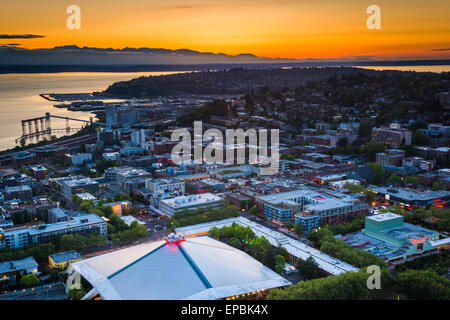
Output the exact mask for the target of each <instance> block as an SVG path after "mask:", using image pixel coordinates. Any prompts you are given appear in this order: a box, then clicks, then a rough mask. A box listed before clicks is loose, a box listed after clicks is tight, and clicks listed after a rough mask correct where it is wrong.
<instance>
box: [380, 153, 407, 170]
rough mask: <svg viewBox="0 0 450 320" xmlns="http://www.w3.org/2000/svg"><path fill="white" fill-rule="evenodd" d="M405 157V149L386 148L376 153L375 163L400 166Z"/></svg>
mask: <svg viewBox="0 0 450 320" xmlns="http://www.w3.org/2000/svg"><path fill="white" fill-rule="evenodd" d="M403 159H405V151H403V150H399V149H388V150H386V152H379V153H377V154H376V163H378V164H381V165H393V166H401V165H402V161H403Z"/></svg>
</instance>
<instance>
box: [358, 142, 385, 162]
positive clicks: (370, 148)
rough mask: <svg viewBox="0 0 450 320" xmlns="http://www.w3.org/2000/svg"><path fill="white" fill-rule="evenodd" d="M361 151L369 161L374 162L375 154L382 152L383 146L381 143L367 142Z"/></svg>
mask: <svg viewBox="0 0 450 320" xmlns="http://www.w3.org/2000/svg"><path fill="white" fill-rule="evenodd" d="M363 151H364V153H365V154H366V155H367V156H368V157H369V160H370V161H375V156H376V154H377V153H379V152H384V151H385V146H384V144H382V143H376V142H374V141H369V142H366V143H365V144H364V147H363Z"/></svg>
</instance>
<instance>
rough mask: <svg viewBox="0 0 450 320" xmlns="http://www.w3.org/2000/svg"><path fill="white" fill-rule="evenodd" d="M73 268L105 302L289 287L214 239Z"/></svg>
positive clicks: (152, 247)
mask: <svg viewBox="0 0 450 320" xmlns="http://www.w3.org/2000/svg"><path fill="white" fill-rule="evenodd" d="M71 267H72V268H73V269H74V270H75V271H76V272H78V273H79V274H81V275H82V276H83V277H84V278H85V279H86V280H87V281H89V282H90V283H91V285H92V286H93V287H94V289H93V290H91V292H90V294H89V295H91V294H92V293H98V294H100V296H101V297H102V298H103V299H107V300H122V299H123V300H134V299H139V300H169V299H176V300H178V299H195V300H197V299H205V300H210V299H221V298H225V297H230V296H235V295H239V294H244V293H249V292H255V291H259V290H266V289H271V288H276V287H283V286H287V285H290V284H291V283H290V282H289V281H288V280H286V279H284V278H283V277H282V276H280V275H278V274H277V273H275V272H274V271H272V270H270V269H269V268H267V267H266V266H264V265H262V264H261V263H260V262H258V261H257V260H255V259H253V258H252V257H250V256H249V255H247V254H246V253H245V252H243V251H240V250H238V249H235V248H233V247H230V246H228V245H226V244H224V243H222V242H219V241H217V240H214V239H212V238H210V237H207V236H203V237H197V238H190V239H186V241H183V242H181V243H178V244H172V245H170V244H168V243H166V242H165V241H156V242H152V243H145V244H140V245H137V246H134V247H130V248H126V249H122V250H119V251H115V252H111V253H108V254H105V255H101V256H97V257H93V258H90V259H87V260H83V261H79V262H75V263H72V264H71Z"/></svg>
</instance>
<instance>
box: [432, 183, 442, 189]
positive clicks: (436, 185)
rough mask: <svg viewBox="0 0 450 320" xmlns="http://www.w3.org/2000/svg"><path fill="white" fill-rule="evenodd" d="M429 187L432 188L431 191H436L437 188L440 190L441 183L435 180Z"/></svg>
mask: <svg viewBox="0 0 450 320" xmlns="http://www.w3.org/2000/svg"><path fill="white" fill-rule="evenodd" d="M431 189H433V191H437V190H441V189H442V187H441V184H440V183H439V182H437V181H435V182H433V184H432V185H431Z"/></svg>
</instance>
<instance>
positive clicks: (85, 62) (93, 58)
mask: <svg viewBox="0 0 450 320" xmlns="http://www.w3.org/2000/svg"><path fill="white" fill-rule="evenodd" d="M449 64H450V60H416V61H406V60H399V61H381V60H376V59H373V58H372V57H354V58H348V59H334V60H333V59H331V60H321V59H304V60H297V59H285V58H265V57H258V56H255V55H253V54H248V53H244V54H238V55H228V54H224V53H212V52H199V51H194V50H189V49H178V50H170V49H158V48H128V47H127V48H123V49H113V48H96V47H79V46H76V45H68V46H60V47H54V48H48V49H25V48H21V47H18V46H13V45H3V46H1V45H0V73H11V72H65V71H66V72H70V71H72V72H73V71H99V72H108V71H115V72H132V71H162V70H167V71H169V70H205V69H211V68H212V67H211V66H212V65H214V67H213V68H217V69H226V68H229V67H230V66H231V67H232V66H236V65H240V66H243V67H255V66H256V67H258V68H261V67H283V66H291V67H296V66H297V67H298V66H371V65H372V66H373V65H377V66H390V65H393V66H399V65H400V66H405V65H449Z"/></svg>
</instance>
